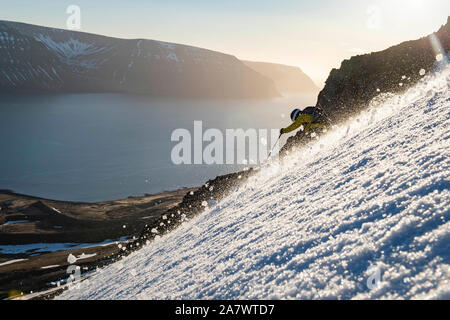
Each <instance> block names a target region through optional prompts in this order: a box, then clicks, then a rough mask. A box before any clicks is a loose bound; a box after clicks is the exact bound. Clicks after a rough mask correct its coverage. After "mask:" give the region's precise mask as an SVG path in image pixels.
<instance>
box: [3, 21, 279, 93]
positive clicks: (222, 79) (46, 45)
mask: <svg viewBox="0 0 450 320" xmlns="http://www.w3.org/2000/svg"><path fill="white" fill-rule="evenodd" d="M24 91H31V92H34V91H37V92H42V91H44V92H126V93H145V94H152V95H161V96H182V97H225V98H226V97H233V98H235V97H273V96H277V95H278V92H277V91H276V89H275V86H274V84H273V81H272V80H270V79H268V78H266V77H264V76H262V75H260V74H259V73H257V72H256V71H254V70H252V69H251V68H249V67H247V66H246V65H245V64H244V63H242V62H241V61H240V60H238V59H237V58H236V57H234V56H231V55H227V54H223V53H220V52H215V51H210V50H206V49H201V48H196V47H191V46H186V45H179V44H174V43H166V42H161V41H154V40H144V39H130V40H127V39H117V38H111V37H105V36H100V35H94V34H88V33H82V32H75V31H68V30H61V29H54V28H47V27H40V26H35V25H29V24H24V23H17V22H9V21H0V93H1V92H24Z"/></svg>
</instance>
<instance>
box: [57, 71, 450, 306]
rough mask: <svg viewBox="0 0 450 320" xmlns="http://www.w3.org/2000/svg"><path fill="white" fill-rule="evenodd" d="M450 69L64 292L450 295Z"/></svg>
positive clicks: (101, 295)
mask: <svg viewBox="0 0 450 320" xmlns="http://www.w3.org/2000/svg"><path fill="white" fill-rule="evenodd" d="M449 77H450V67H446V68H445V69H444V70H442V71H437V72H435V73H431V74H429V75H427V76H425V77H424V78H423V79H422V80H421V81H419V82H418V83H417V84H416V85H414V86H411V87H410V88H409V89H408V90H407V91H405V92H403V93H401V94H397V95H392V96H391V97H390V98H387V99H386V100H384V101H378V102H377V103H375V104H372V107H371V108H369V109H367V110H365V111H364V112H362V113H360V114H359V116H358V118H357V119H354V120H353V121H349V122H348V123H346V124H344V125H342V126H338V127H337V128H335V129H334V130H332V131H330V132H328V133H327V135H326V136H324V137H322V139H321V140H320V141H317V142H312V143H311V144H310V145H309V146H308V147H307V148H304V149H302V150H301V151H300V152H295V153H291V155H290V156H289V157H287V158H285V159H284V165H283V168H282V170H279V168H278V167H277V166H276V165H275V164H273V166H270V167H265V168H261V169H260V170H259V171H258V172H257V173H255V174H254V175H253V176H251V177H250V178H249V179H248V180H245V181H244V182H242V183H241V184H240V185H239V186H238V188H235V189H234V190H233V191H231V194H230V195H229V196H228V197H226V198H225V199H223V200H222V201H221V202H220V203H218V204H215V203H211V202H209V205H208V204H207V203H206V202H205V206H206V207H207V208H206V210H205V212H203V213H202V214H200V215H198V216H196V217H192V218H191V217H188V220H186V219H185V218H186V216H185V217H183V214H182V213H181V215H180V212H178V213H175V214H174V216H168V217H167V218H168V219H169V220H172V222H174V221H176V222H180V223H182V225H181V226H180V227H178V228H177V229H175V230H173V231H172V232H170V233H168V234H165V235H164V236H162V237H160V235H157V236H154V237H153V238H154V241H152V242H151V243H150V244H148V245H145V246H144V247H143V248H142V249H141V250H138V251H135V252H133V253H131V254H129V255H128V256H126V257H124V258H123V259H122V260H120V261H118V262H117V263H114V264H111V265H109V266H107V267H105V268H102V269H101V270H99V272H96V273H93V274H92V275H91V276H90V277H89V279H88V280H89V281H84V282H81V288H80V290H77V289H74V290H67V291H65V292H63V293H62V295H60V296H59V297H58V298H60V299H131V298H133V299H167V298H171V299H236V298H239V299H351V298H354V299H413V298H418V299H433V298H434V299H450V286H449V285H448V283H449V281H450V211H449V210H448V208H449V207H450V190H449V179H448V172H449V170H450V166H449V161H448V158H449V157H448V155H449V151H448V150H450V118H449V113H448V111H449V105H448V104H449V101H450V91H449V90H448V79H449ZM166 222H167V221H166ZM158 230H159V229H157V228H155V230H154V232H155V234H156V233H158V232H159V231H158Z"/></svg>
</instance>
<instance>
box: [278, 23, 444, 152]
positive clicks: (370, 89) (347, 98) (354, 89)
mask: <svg viewBox="0 0 450 320" xmlns="http://www.w3.org/2000/svg"><path fill="white" fill-rule="evenodd" d="M449 51H450V17H449V18H448V19H447V23H446V24H445V25H443V26H442V27H441V28H440V29H439V30H438V31H437V32H435V33H433V34H431V35H429V36H427V37H423V38H421V39H418V40H411V41H406V42H403V43H401V44H399V45H396V46H393V47H390V48H388V49H386V50H383V51H379V52H373V53H369V54H364V55H359V56H355V57H352V58H350V59H347V60H344V61H343V62H342V64H341V67H340V68H339V69H333V70H331V72H330V75H329V76H328V79H327V80H326V82H325V87H324V88H323V89H322V91H320V93H319V96H318V98H317V104H316V106H318V107H322V108H323V109H324V110H325V112H326V114H327V116H328V117H329V119H330V121H331V122H332V123H333V124H337V123H339V122H342V121H346V120H347V119H349V118H350V117H352V116H354V115H357V114H358V113H359V112H360V111H361V110H363V109H365V108H367V107H368V105H369V104H370V102H371V101H372V100H373V99H382V98H383V97H385V96H389V95H391V94H396V93H402V92H405V91H406V90H407V89H408V88H410V87H411V86H414V85H415V84H417V82H418V81H419V80H420V79H422V78H423V77H424V76H425V75H426V74H427V73H429V72H431V71H432V70H434V69H436V68H439V66H440V65H442V64H445V63H446V62H447V61H448V57H447V53H448V52H449ZM437 60H440V61H437ZM302 135H303V132H301V131H299V132H297V133H296V135H295V136H292V137H289V139H288V140H287V142H286V144H285V145H284V146H283V148H282V149H281V153H285V152H287V151H289V150H290V149H292V148H293V147H295V146H297V145H299V144H301V141H304V140H303V139H302Z"/></svg>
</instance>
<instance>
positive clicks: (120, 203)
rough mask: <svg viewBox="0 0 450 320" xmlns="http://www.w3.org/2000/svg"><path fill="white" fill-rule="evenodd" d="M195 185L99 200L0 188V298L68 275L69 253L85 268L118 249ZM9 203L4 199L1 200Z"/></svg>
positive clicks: (45, 286)
mask: <svg viewBox="0 0 450 320" xmlns="http://www.w3.org/2000/svg"><path fill="white" fill-rule="evenodd" d="M195 190H197V188H181V189H177V190H173V191H164V192H161V193H157V194H148V195H144V196H130V197H128V198H125V199H119V200H111V201H102V202H74V201H61V200H52V199H45V198H41V197H36V196H32V195H26V194H20V193H16V192H13V191H11V190H4V189H3V190H0V204H1V210H0V298H8V296H9V295H10V292H17V291H20V292H23V293H24V294H25V293H29V292H31V291H34V292H35V291H37V290H44V289H48V288H49V285H50V286H51V283H54V284H55V285H56V284H57V282H58V281H60V280H64V279H66V278H67V277H68V274H67V272H66V270H67V267H68V266H69V265H70V263H69V261H68V257H69V255H72V256H74V257H76V258H77V260H76V265H77V266H80V268H81V271H82V272H83V273H84V272H89V271H91V270H94V269H96V268H97V267H99V266H102V265H104V264H105V263H108V262H111V260H110V257H113V256H116V255H118V254H120V251H121V248H119V244H121V245H122V244H123V245H124V247H125V244H126V243H127V242H129V241H132V239H133V238H137V237H139V235H140V234H141V233H142V230H143V229H144V228H145V226H146V225H148V224H152V225H153V224H154V222H155V221H156V220H158V219H159V218H160V217H161V216H162V215H163V214H164V213H165V212H166V211H167V210H169V209H170V208H172V207H174V206H176V205H177V204H179V203H180V202H181V201H182V200H183V198H184V197H185V195H186V194H187V193H189V192H191V191H195ZM8 203H9V204H10V205H5V204H8Z"/></svg>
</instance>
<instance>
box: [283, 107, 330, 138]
mask: <svg viewBox="0 0 450 320" xmlns="http://www.w3.org/2000/svg"><path fill="white" fill-rule="evenodd" d="M291 120H292V121H293V123H292V124H291V125H290V126H288V127H286V128H282V129H281V130H280V136H281V135H282V134H285V133H289V132H291V131H294V130H296V129H298V128H300V129H301V130H302V131H303V133H304V134H305V135H308V134H309V135H310V136H315V135H312V134H313V133H316V134H320V133H322V132H324V131H325V130H326V129H327V125H329V121H328V119H327V117H326V116H325V113H324V112H323V110H322V109H320V108H318V107H307V108H305V109H304V110H300V109H294V110H293V111H292V112H291Z"/></svg>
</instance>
